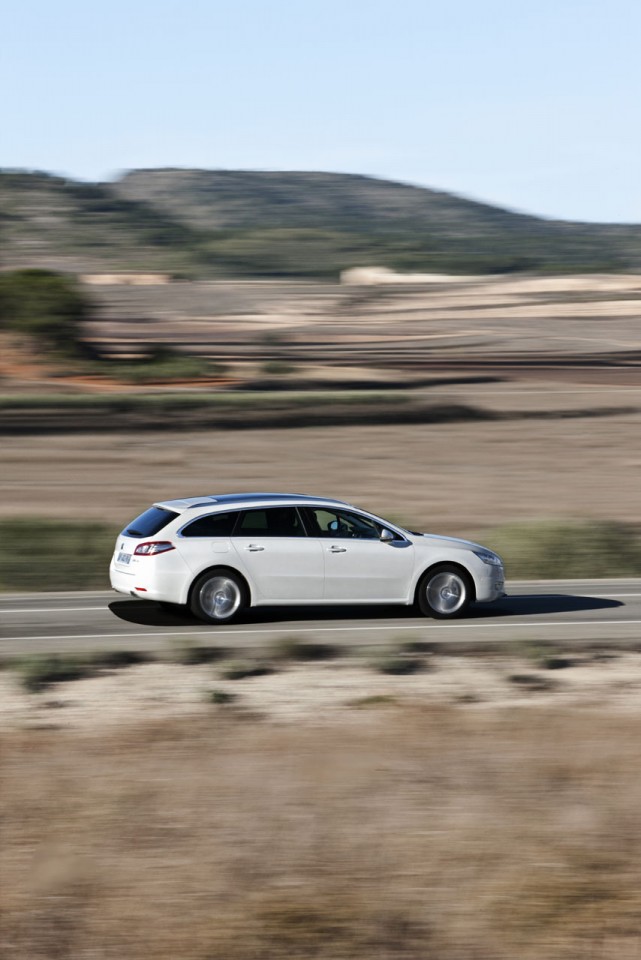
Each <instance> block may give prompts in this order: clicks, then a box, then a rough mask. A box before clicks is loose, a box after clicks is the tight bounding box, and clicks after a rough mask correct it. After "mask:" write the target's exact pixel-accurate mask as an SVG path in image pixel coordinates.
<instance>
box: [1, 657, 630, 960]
mask: <svg viewBox="0 0 641 960" xmlns="http://www.w3.org/2000/svg"><path fill="white" fill-rule="evenodd" d="M427 667H428V668H427V669H426V670H424V671H423V672H422V673H418V674H415V675H412V676H409V677H389V676H381V675H379V674H375V673H373V672H372V671H371V670H367V669H366V668H364V667H362V666H361V667H359V666H358V665H355V664H354V663H350V664H347V663H346V664H344V665H343V666H340V661H339V662H338V663H331V664H330V663H321V664H313V665H308V666H304V667H303V666H290V667H285V668H284V669H283V670H282V671H281V672H279V673H276V674H273V675H271V676H266V677H257V678H254V679H250V680H245V681H238V682H236V683H234V684H232V683H230V682H226V681H222V682H221V681H220V679H219V678H218V677H217V676H216V671H217V667H216V665H206V666H202V667H177V666H173V667H170V666H167V665H162V664H150V665H143V666H139V667H134V668H131V669H130V670H127V671H124V672H122V673H119V674H117V675H115V674H111V675H109V674H108V675H105V676H103V677H97V678H94V679H93V680H84V681H78V682H76V683H73V684H72V683H68V684H61V685H60V686H58V687H54V688H50V689H48V690H46V691H44V692H42V693H40V694H29V695H27V694H20V693H19V691H18V690H17V688H16V686H15V680H14V679H13V678H12V677H10V676H9V675H8V674H7V673H6V672H5V673H3V674H2V675H1V677H2V684H3V698H2V699H3V703H4V716H5V720H6V721H7V722H5V724H4V730H3V732H2V734H1V735H0V745H1V748H2V753H1V775H2V785H3V786H2V791H1V793H0V849H1V850H2V870H1V871H0V931H1V932H0V954H1V955H2V957H3V960H5V958H6V960H34V958H43V960H44V958H47V960H49V958H52V960H53V958H67V957H76V958H92V960H102V958H105V960H107V958H113V960H121V958H123V957H126V958H128V960H148V958H150V957H154V958H157V960H175V958H176V957H180V958H184V960H219V958H220V960H250V958H251V960H255V958H260V960H282V958H283V957H285V956H292V957H296V958H301V960H302V958H318V960H323V958H331V960H347V958H355V960H357V958H363V960H371V958H374V957H376V958H389V960H396V958H399V960H400V958H412V960H414V958H416V960H419V958H420V960H423V958H434V960H469V958H479V960H480V958H484V960H485V958H497V960H514V958H515V957H519V958H524V960H529V958H531V960H540V958H541V957H545V958H546V960H556V958H559V960H584V958H588V957H589V958H594V960H627V958H630V960H632V958H637V957H638V956H639V952H640V950H641V921H640V919H639V918H640V916H641V893H640V891H641V867H640V864H641V829H640V828H641V822H640V820H641V814H640V812H639V811H640V809H641V776H640V774H639V764H638V756H639V748H638V744H639V737H640V734H641V711H640V710H639V701H638V690H639V688H640V686H641V657H640V656H639V655H638V654H633V653H630V654H621V655H620V656H619V657H618V658H614V659H611V660H603V659H595V658H590V657H589V656H585V657H583V658H579V662H578V663H577V664H576V666H574V667H569V668H568V669H565V670H562V671H559V670H557V671H549V670H547V671H543V673H544V674H545V676H546V677H548V679H549V678H550V677H551V676H552V674H553V677H552V680H550V684H551V685H550V686H549V688H548V689H543V690H540V689H539V690H537V689H536V688H535V687H532V688H530V689H525V688H524V687H523V686H522V685H521V684H519V683H515V682H514V681H510V680H509V677H510V676H512V674H511V671H513V670H514V669H519V670H521V671H523V670H524V669H527V670H528V671H529V673H530V674H531V673H532V672H533V671H532V665H531V664H529V665H527V664H526V665H525V666H524V664H523V662H521V661H519V660H518V658H516V659H515V658H514V657H512V658H511V659H510V658H509V657H507V658H506V657H503V658H497V657H494V658H492V657H490V658H486V659H478V658H476V659H475V658H463V659H461V658H448V657H444V658H438V659H437V662H430V663H429V664H428V665H427ZM535 672H536V673H537V674H538V675H539V676H541V675H543V674H542V671H541V670H536V671H535ZM561 675H562V676H561ZM332 679H333V681H334V682H330V681H331V680H332ZM221 687H224V688H226V689H228V690H230V689H233V690H235V691H238V700H237V701H235V702H233V703H231V704H226V705H215V704H213V703H211V702H206V700H205V693H206V691H207V690H210V691H211V689H212V688H216V689H220V688H221ZM319 690H321V691H324V692H321V693H319ZM313 691H315V692H313ZM27 701H28V702H27ZM136 701H138V704H137V707H136V708H135V709H132V704H134V703H135V702H136ZM11 704H13V709H11ZM7 710H8V711H9V712H8V713H7Z"/></svg>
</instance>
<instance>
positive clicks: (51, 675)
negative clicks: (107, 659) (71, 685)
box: [12, 655, 92, 693]
mask: <svg viewBox="0 0 641 960" xmlns="http://www.w3.org/2000/svg"><path fill="white" fill-rule="evenodd" d="M12 667H13V669H14V670H15V671H16V673H17V674H18V675H19V677H20V681H21V683H22V685H23V687H24V688H25V690H28V691H29V693H37V692H38V691H39V690H44V689H45V687H48V686H51V684H53V683H64V682H65V681H67V680H81V679H82V678H83V677H87V676H89V675H90V674H91V672H92V667H91V666H90V664H89V663H88V662H87V660H86V659H84V658H82V657H74V656H64V655H43V656H32V657H25V658H24V659H21V660H17V661H15V662H14V663H13V664H12Z"/></svg>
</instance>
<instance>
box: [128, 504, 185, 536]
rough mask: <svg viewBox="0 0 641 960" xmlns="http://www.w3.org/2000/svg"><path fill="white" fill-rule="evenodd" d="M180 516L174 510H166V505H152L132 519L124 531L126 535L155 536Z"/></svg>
mask: <svg viewBox="0 0 641 960" xmlns="http://www.w3.org/2000/svg"><path fill="white" fill-rule="evenodd" d="M177 516H178V514H177V513H175V512H174V511H173V510H166V509H165V508H164V507H150V508H149V510H145V512H144V513H141V514H140V516H139V517H136V519H135V520H132V521H131V523H130V524H129V526H128V527H125V529H124V530H123V533H124V535H125V536H126V537H154V536H155V535H156V534H157V533H159V532H160V531H161V530H162V529H163V528H164V527H166V526H167V524H169V523H171V521H172V520H175V519H176V517H177Z"/></svg>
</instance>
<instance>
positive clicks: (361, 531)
mask: <svg viewBox="0 0 641 960" xmlns="http://www.w3.org/2000/svg"><path fill="white" fill-rule="evenodd" d="M308 514H309V515H310V518H311V521H312V526H313V528H314V531H315V533H316V536H318V537H332V538H333V539H337V538H341V539H346V538H350V539H355V540H378V539H379V537H380V532H381V529H382V527H381V526H380V525H379V524H378V523H374V521H373V520H370V519H369V518H368V517H361V516H360V515H359V514H357V513H349V512H348V511H346V510H326V509H325V507H310V508H308Z"/></svg>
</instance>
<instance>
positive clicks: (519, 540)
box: [482, 520, 641, 579]
mask: <svg viewBox="0 0 641 960" xmlns="http://www.w3.org/2000/svg"><path fill="white" fill-rule="evenodd" d="M482 538H483V542H484V543H486V544H487V545H488V546H489V547H491V548H492V549H493V550H496V551H497V553H499V554H500V555H501V556H502V557H503V559H504V560H505V566H506V570H507V574H508V576H509V577H513V578H519V577H521V578H523V579H527V578H534V577H545V578H549V579H554V578H559V579H562V578H564V577H576V578H581V577H586V578H591V577H629V576H632V577H634V576H639V575H641V536H640V535H639V531H638V529H637V528H636V527H634V526H633V525H632V524H624V523H614V522H611V521H604V520H584V521H577V522H563V521H556V520H550V521H540V522H531V523H515V524H507V525H505V526H502V527H497V528H496V529H494V530H490V531H486V532H485V533H484V534H483V535H482Z"/></svg>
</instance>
